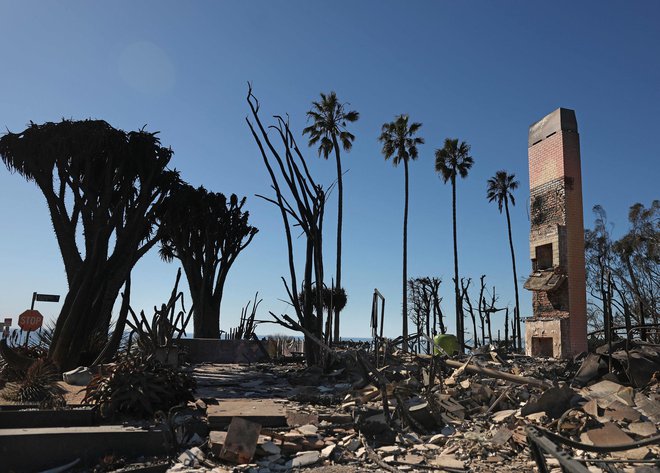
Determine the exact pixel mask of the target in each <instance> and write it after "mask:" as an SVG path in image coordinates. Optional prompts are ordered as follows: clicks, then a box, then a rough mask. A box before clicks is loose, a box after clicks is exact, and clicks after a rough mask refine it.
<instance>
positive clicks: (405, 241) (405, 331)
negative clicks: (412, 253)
mask: <svg viewBox="0 0 660 473" xmlns="http://www.w3.org/2000/svg"><path fill="white" fill-rule="evenodd" d="M403 170H404V175H405V200H404V205H403V304H402V306H403V314H402V315H403V334H402V335H403V351H404V352H407V351H408V160H406V159H404V160H403Z"/></svg>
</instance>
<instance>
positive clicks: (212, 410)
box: [206, 399, 287, 430]
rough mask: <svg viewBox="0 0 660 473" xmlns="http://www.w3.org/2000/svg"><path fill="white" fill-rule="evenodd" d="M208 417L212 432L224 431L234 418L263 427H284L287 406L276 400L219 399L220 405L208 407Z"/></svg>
mask: <svg viewBox="0 0 660 473" xmlns="http://www.w3.org/2000/svg"><path fill="white" fill-rule="evenodd" d="M206 415H207V417H208V421H209V426H210V427H211V429H212V430H218V429H223V428H225V427H226V426H228V425H229V424H230V423H231V420H232V418H234V417H242V418H244V419H247V420H250V421H252V422H257V423H259V424H261V425H262V426H263V427H284V426H286V425H287V423H286V405H285V404H283V403H282V402H277V401H276V400H275V399H218V405H210V406H208V407H207V411H206Z"/></svg>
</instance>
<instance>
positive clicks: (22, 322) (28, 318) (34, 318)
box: [18, 310, 44, 332]
mask: <svg viewBox="0 0 660 473" xmlns="http://www.w3.org/2000/svg"><path fill="white" fill-rule="evenodd" d="M43 323H44V316H43V315H41V314H40V313H39V311H38V310H26V311H25V312H23V313H22V314H21V315H19V316H18V326H19V327H21V329H22V330H25V331H26V332H33V331H34V330H37V329H38V328H39V327H41V324H43Z"/></svg>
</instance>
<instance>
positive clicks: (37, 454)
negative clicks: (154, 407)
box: [0, 425, 169, 472]
mask: <svg viewBox="0 0 660 473" xmlns="http://www.w3.org/2000/svg"><path fill="white" fill-rule="evenodd" d="M168 451H169V445H168V442H167V436H166V433H165V432H164V431H163V430H159V429H152V430H144V429H139V428H135V427H126V426H121V425H108V426H99V427H49V428H36V429H0V458H2V470H3V471H24V472H29V471H42V470H46V469H49V468H54V467H57V466H61V465H65V464H67V463H70V462H72V461H74V460H76V459H78V458H79V459H80V460H81V464H80V465H81V466H93V465H95V464H96V463H97V462H98V461H99V459H100V458H101V457H103V456H105V455H119V456H124V457H128V458H137V457H140V456H156V455H163V454H165V453H168Z"/></svg>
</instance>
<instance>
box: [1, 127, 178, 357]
mask: <svg viewBox="0 0 660 473" xmlns="http://www.w3.org/2000/svg"><path fill="white" fill-rule="evenodd" d="M0 156H1V157H2V160H3V161H4V162H5V164H6V165H7V167H8V168H9V169H10V170H12V171H16V172H18V173H19V174H20V175H21V176H23V177H24V178H25V179H27V180H28V181H32V182H34V183H35V184H36V185H37V186H38V187H39V189H40V190H41V192H42V193H43V195H44V197H45V198H46V203H47V205H48V210H49V211H50V216H51V220H52V223H53V229H54V231H55V236H56V237H57V242H58V244H59V247H60V251H61V253H62V259H63V261H64V269H65V271H66V276H67V280H68V284H69V292H68V294H67V296H66V298H65V299H64V303H63V305H62V310H61V312H60V314H59V317H58V319H57V325H56V327H55V332H54V334H53V341H52V344H51V346H50V352H49V356H50V358H51V359H52V360H53V361H54V362H55V363H57V364H58V365H59V367H60V368H61V369H69V368H72V367H75V366H78V365H79V364H80V363H81V357H82V355H83V353H84V352H87V351H89V349H88V340H89V338H90V334H92V333H96V332H99V331H100V332H103V331H107V328H108V326H109V324H110V318H111V311H112V307H113V305H114V303H115V300H116V299H117V295H118V293H119V290H120V288H121V287H122V285H123V284H124V283H125V282H126V280H127V278H128V276H129V274H130V272H131V269H132V268H133V266H134V265H135V263H136V262H137V261H138V260H139V259H140V258H141V257H142V256H143V255H144V254H145V253H146V252H147V251H149V250H150V249H151V247H153V246H154V245H155V244H156V242H157V241H158V239H159V235H157V234H156V232H155V231H154V224H155V220H156V215H157V213H158V211H159V209H160V207H161V206H162V203H163V201H164V199H165V198H166V196H167V194H168V192H169V190H170V188H171V187H172V185H173V184H174V183H175V182H176V181H177V180H178V174H177V172H175V171H170V170H168V169H167V165H168V163H169V162H170V159H171V157H172V150H171V149H169V148H164V147H162V146H161V145H160V140H159V139H158V137H157V136H156V133H148V132H146V131H144V130H140V131H136V132H128V133H127V132H124V131H122V130H117V129H115V128H113V127H112V126H110V125H109V124H108V123H106V122H105V121H101V120H84V121H70V120H63V121H62V122H60V123H45V124H43V125H37V124H34V123H32V124H30V126H29V127H28V128H27V129H26V130H24V131H22V132H20V133H7V134H6V135H5V136H3V137H2V138H1V139H0ZM88 355H89V356H87V358H86V362H90V361H91V360H93V358H95V357H96V355H98V353H88Z"/></svg>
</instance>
